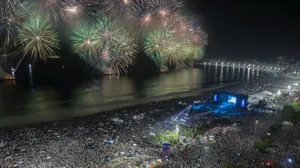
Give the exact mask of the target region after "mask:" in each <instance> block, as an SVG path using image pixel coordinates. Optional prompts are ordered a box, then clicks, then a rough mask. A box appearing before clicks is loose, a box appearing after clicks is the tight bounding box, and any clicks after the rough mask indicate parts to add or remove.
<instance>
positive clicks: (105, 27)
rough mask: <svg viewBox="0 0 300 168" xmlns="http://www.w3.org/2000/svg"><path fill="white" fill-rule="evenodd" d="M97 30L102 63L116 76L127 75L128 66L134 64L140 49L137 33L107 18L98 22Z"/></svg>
mask: <svg viewBox="0 0 300 168" xmlns="http://www.w3.org/2000/svg"><path fill="white" fill-rule="evenodd" d="M97 28H99V35H100V38H101V45H100V46H101V47H100V56H101V60H102V63H103V64H104V65H105V66H106V67H108V68H111V69H112V70H113V72H114V73H116V74H120V73H124V72H125V73H126V72H127V69H128V66H130V65H132V64H133V63H134V60H135V57H136V53H137V49H138V44H137V40H136V35H135V33H133V32H131V31H128V30H126V29H125V28H124V27H122V26H120V24H118V23H117V22H116V21H115V20H111V19H109V18H107V17H102V18H101V19H99V20H98V24H97Z"/></svg>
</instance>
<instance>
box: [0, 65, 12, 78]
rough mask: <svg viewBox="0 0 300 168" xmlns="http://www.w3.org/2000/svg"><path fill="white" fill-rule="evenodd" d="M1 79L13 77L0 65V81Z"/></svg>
mask: <svg viewBox="0 0 300 168" xmlns="http://www.w3.org/2000/svg"><path fill="white" fill-rule="evenodd" d="M1 80H14V78H13V77H12V76H11V75H10V74H9V73H6V72H4V71H3V70H2V68H1V67H0V81H1Z"/></svg>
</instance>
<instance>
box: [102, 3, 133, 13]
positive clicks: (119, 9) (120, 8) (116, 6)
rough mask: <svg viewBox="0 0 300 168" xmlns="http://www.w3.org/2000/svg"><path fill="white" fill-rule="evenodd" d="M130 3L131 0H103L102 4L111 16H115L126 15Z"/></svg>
mask: <svg viewBox="0 0 300 168" xmlns="http://www.w3.org/2000/svg"><path fill="white" fill-rule="evenodd" d="M131 3H132V2H131V0H105V1H103V3H102V4H103V6H104V9H105V11H106V12H108V13H109V14H110V15H112V16H116V15H124V14H125V15H126V12H127V11H128V9H129V7H130V5H131Z"/></svg>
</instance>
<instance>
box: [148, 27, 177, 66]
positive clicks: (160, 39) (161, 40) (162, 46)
mask: <svg viewBox="0 0 300 168" xmlns="http://www.w3.org/2000/svg"><path fill="white" fill-rule="evenodd" d="M181 45H182V42H181V41H180V40H179V39H177V38H175V37H174V36H173V35H172V33H171V32H170V31H168V30H164V29H161V30H156V31H154V32H152V33H150V34H149V35H148V37H147V38H146V40H145V47H144V49H145V52H146V54H147V55H148V56H149V57H150V58H151V59H152V60H153V61H154V62H155V63H156V64H157V66H159V67H162V66H164V65H167V66H172V65H173V66H179V65H180V64H181V63H182V56H183V53H182V51H181Z"/></svg>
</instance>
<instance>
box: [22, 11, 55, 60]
mask: <svg viewBox="0 0 300 168" xmlns="http://www.w3.org/2000/svg"><path fill="white" fill-rule="evenodd" d="M19 40H20V43H21V44H22V46H23V52H24V56H25V55H27V54H30V55H31V56H32V57H33V58H34V60H36V59H38V58H40V59H43V60H46V59H47V58H48V57H51V56H53V55H55V49H59V46H58V42H59V40H58V35H57V33H55V30H54V26H53V24H52V23H51V22H50V21H49V20H48V19H44V18H41V17H39V16H31V17H30V18H29V20H28V21H27V22H25V23H24V24H23V25H22V26H21V29H20V30H19Z"/></svg>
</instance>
